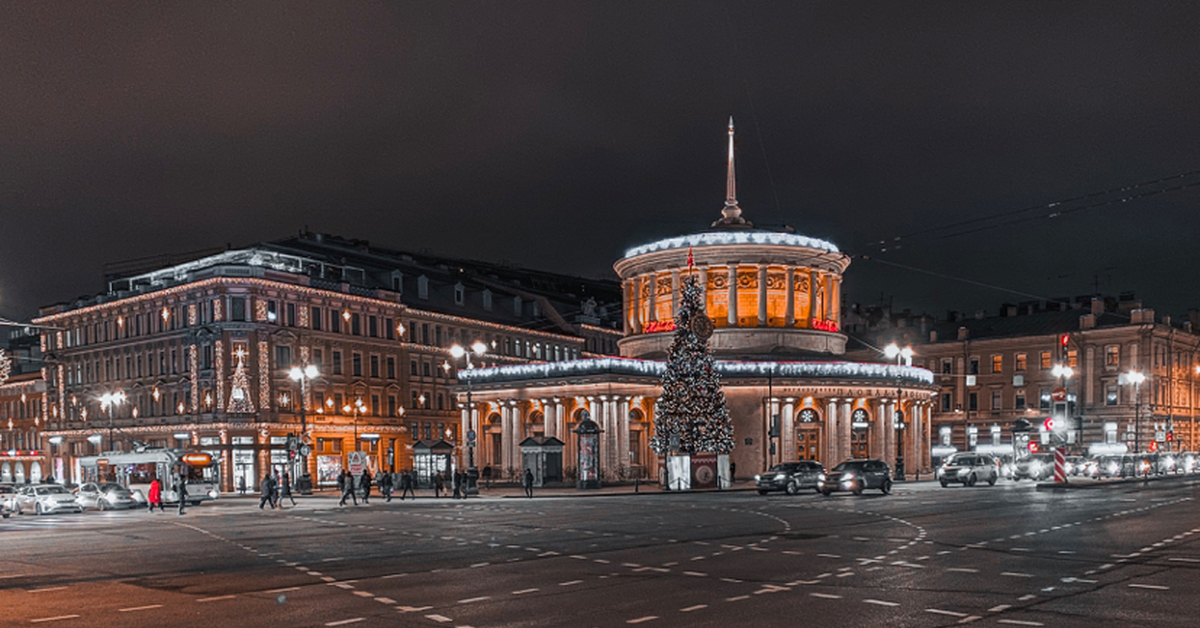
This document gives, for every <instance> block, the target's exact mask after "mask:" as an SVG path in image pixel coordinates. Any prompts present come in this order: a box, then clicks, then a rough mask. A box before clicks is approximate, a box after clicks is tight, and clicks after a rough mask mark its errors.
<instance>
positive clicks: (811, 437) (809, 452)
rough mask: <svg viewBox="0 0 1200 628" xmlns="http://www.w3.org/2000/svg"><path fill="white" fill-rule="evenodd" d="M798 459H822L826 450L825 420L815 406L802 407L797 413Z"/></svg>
mask: <svg viewBox="0 0 1200 628" xmlns="http://www.w3.org/2000/svg"><path fill="white" fill-rule="evenodd" d="M794 425H795V426H796V459H797V460H820V459H821V452H822V451H824V450H825V429H824V421H822V420H821V415H820V413H818V412H817V410H816V409H815V408H801V409H800V411H799V412H797V413H796V420H795V422H794Z"/></svg>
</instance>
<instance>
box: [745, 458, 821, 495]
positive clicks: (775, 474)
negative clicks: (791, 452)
mask: <svg viewBox="0 0 1200 628" xmlns="http://www.w3.org/2000/svg"><path fill="white" fill-rule="evenodd" d="M824 472H825V467H824V466H822V465H821V463H819V462H817V461H815V460H801V461H800V462H784V463H781V464H777V465H773V466H772V467H771V468H770V469H767V471H766V473H760V474H758V475H756V476H754V487H755V488H756V489H758V494H759V495H766V494H767V493H771V492H774V491H785V492H786V493H787V494H788V495H795V494H796V493H799V492H800V491H801V490H803V489H806V488H812V489H815V488H817V482H818V479H817V477H818V476H819V475H821V474H822V473H824Z"/></svg>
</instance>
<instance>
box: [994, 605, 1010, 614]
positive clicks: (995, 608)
mask: <svg viewBox="0 0 1200 628" xmlns="http://www.w3.org/2000/svg"><path fill="white" fill-rule="evenodd" d="M1010 608H1012V604H997V605H996V606H993V607H991V608H989V609H988V612H989V613H999V612H1000V611H1003V610H1007V609H1010Z"/></svg>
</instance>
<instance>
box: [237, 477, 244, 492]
mask: <svg viewBox="0 0 1200 628" xmlns="http://www.w3.org/2000/svg"><path fill="white" fill-rule="evenodd" d="M237 490H238V493H240V494H242V495H245V494H246V476H244V475H239V476H238V486H237Z"/></svg>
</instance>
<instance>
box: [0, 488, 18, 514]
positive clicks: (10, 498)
mask: <svg viewBox="0 0 1200 628" xmlns="http://www.w3.org/2000/svg"><path fill="white" fill-rule="evenodd" d="M16 497H17V487H16V486H13V485H12V484H0V515H3V516H4V518H5V519H8V516H9V515H10V514H12V513H14V512H16V511H17V502H16Z"/></svg>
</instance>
